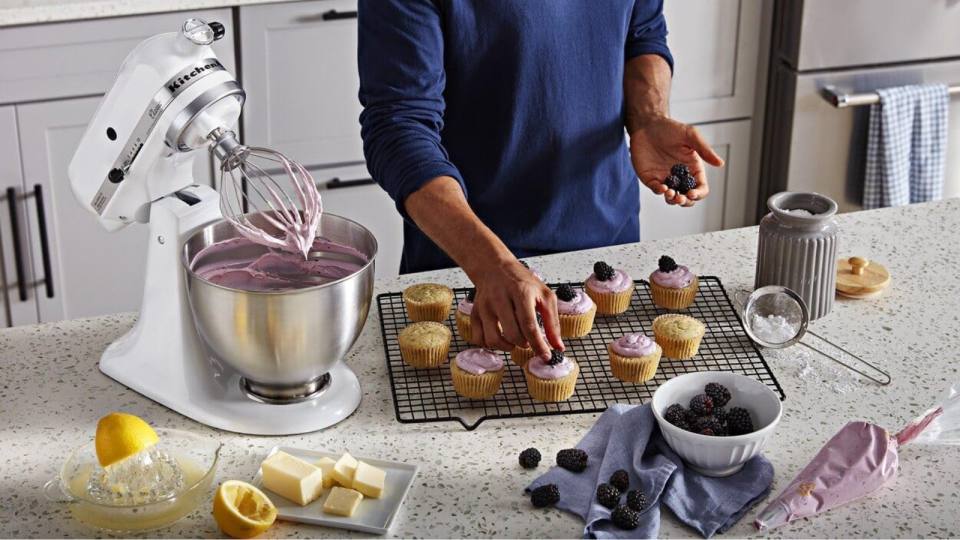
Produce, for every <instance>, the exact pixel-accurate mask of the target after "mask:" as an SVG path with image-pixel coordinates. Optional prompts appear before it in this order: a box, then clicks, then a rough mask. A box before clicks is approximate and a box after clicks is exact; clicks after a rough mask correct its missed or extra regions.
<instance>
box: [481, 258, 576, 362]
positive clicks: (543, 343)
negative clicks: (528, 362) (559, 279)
mask: <svg viewBox="0 0 960 540" xmlns="http://www.w3.org/2000/svg"><path fill="white" fill-rule="evenodd" d="M473 284H474V285H475V286H476V288H477V296H476V298H475V299H474V301H473V311H471V313H470V322H471V327H472V328H473V340H474V341H475V342H476V343H477V345H480V346H481V347H492V348H495V349H500V350H503V351H512V350H513V348H514V347H527V346H528V345H529V347H530V348H532V349H533V352H534V353H535V354H536V355H537V356H539V357H541V358H543V359H544V360H547V359H549V358H550V350H551V348H556V349H559V350H561V351H562V350H563V342H562V341H561V339H560V321H559V319H558V316H557V296H556V295H555V294H554V293H553V291H552V290H550V288H549V287H547V286H546V285H544V284H543V282H542V281H540V279H539V278H537V277H536V276H535V275H533V272H531V271H530V270H528V269H526V268H524V267H523V266H522V265H521V264H520V263H519V262H517V261H516V260H515V259H513V260H505V261H503V262H500V263H497V264H491V265H489V266H488V267H487V268H485V269H484V270H482V271H481V272H480V273H479V274H478V275H477V276H476V277H475V278H474V280H473ZM537 313H540V314H541V318H542V319H543V327H544V331H545V332H546V338H545V337H544V335H543V333H542V332H541V331H540V327H539V326H538V325H537V318H536V317H537V316H536V314H537Z"/></svg>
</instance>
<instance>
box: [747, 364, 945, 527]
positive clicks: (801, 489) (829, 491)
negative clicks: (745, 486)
mask: <svg viewBox="0 0 960 540" xmlns="http://www.w3.org/2000/svg"><path fill="white" fill-rule="evenodd" d="M907 444H942V445H960V381H956V382H954V383H953V386H951V387H950V391H949V392H948V393H947V397H946V398H945V399H944V400H943V401H942V402H940V404H939V405H937V406H936V407H934V408H932V409H930V410H928V411H927V412H925V413H924V414H923V415H921V416H920V417H919V418H917V419H916V420H914V421H913V422H911V423H910V425H908V426H907V427H905V428H903V430H902V431H900V432H899V433H897V434H895V435H891V434H890V433H888V432H887V430H885V429H884V428H882V427H880V426H878V425H876V424H871V423H869V422H851V423H849V424H847V425H846V426H844V427H843V429H841V430H840V431H839V432H838V433H837V434H836V435H834V436H833V438H832V439H830V440H829V441H828V442H827V444H826V445H825V446H824V447H823V448H821V449H820V452H819V453H818V454H817V455H816V457H814V458H813V461H811V462H810V463H809V464H808V465H807V466H806V467H805V468H804V469H803V471H801V472H800V474H798V475H797V477H796V478H794V479H793V481H792V482H790V484H789V485H788V486H787V487H786V488H785V489H784V490H783V493H781V494H780V496H778V497H777V498H776V499H774V500H773V502H771V503H770V504H769V505H767V507H766V508H764V509H763V511H762V512H760V514H759V515H758V516H757V519H756V521H754V523H753V524H754V526H755V527H756V529H757V531H760V532H763V531H766V530H768V529H772V528H774V527H779V526H780V525H784V524H786V523H790V522H791V521H793V520H795V519H800V518H805V517H810V516H814V515H817V514H819V513H821V512H826V511H827V510H830V509H831V508H836V507H837V506H840V505H842V504H846V503H848V502H850V501H853V500H856V499H859V498H860V497H863V496H865V495H869V494H871V493H873V492H874V491H877V490H878V489H880V488H881V487H883V485H884V484H885V483H887V481H889V480H890V479H892V478H893V477H895V476H896V475H897V468H898V466H899V457H898V455H897V450H898V449H899V448H900V447H901V446H904V445H907Z"/></svg>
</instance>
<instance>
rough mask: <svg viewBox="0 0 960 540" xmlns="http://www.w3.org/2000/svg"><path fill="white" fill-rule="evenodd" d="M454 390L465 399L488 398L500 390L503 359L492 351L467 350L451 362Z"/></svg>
mask: <svg viewBox="0 0 960 540" xmlns="http://www.w3.org/2000/svg"><path fill="white" fill-rule="evenodd" d="M450 376H451V377H452V378H453V388H454V389H456V391H457V393H458V394H460V395H461V396H463V397H466V398H471V399H482V398H488V397H490V396H492V395H494V394H496V393H497V391H498V390H500V379H501V378H503V359H502V358H500V355H499V354H497V353H496V352H494V351H492V350H490V349H467V350H465V351H463V352H461V353H460V354H458V355H457V358H456V359H455V360H454V361H453V362H450Z"/></svg>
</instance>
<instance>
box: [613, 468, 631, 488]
mask: <svg viewBox="0 0 960 540" xmlns="http://www.w3.org/2000/svg"><path fill="white" fill-rule="evenodd" d="M610 485H611V486H613V487H615V488H617V489H619V490H620V493H624V492H626V491H627V490H628V489H630V473H628V472H627V471H625V470H623V469H620V470H618V471H614V473H613V474H611V475H610Z"/></svg>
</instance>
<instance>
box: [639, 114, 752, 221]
mask: <svg viewBox="0 0 960 540" xmlns="http://www.w3.org/2000/svg"><path fill="white" fill-rule="evenodd" d="M697 129H699V130H700V133H701V134H703V136H704V138H705V139H706V140H707V142H708V143H710V145H712V146H713V149H714V150H715V151H716V152H717V154H719V155H720V157H721V158H723V160H724V161H725V162H726V164H725V166H724V167H723V168H720V169H718V168H715V167H709V166H708V171H707V179H708V181H709V183H710V194H709V195H708V196H707V198H706V199H704V200H702V201H700V202H698V203H697V204H695V205H694V206H693V207H691V208H681V207H679V206H670V205H668V204H667V203H666V202H665V201H664V200H663V197H662V196H658V195H654V194H653V193H652V192H651V191H650V190H649V189H647V188H646V187H645V186H642V185H641V186H640V193H641V195H640V239H641V240H659V239H661V238H672V237H675V236H685V235H688V234H699V233H705V232H712V231H719V230H722V229H732V228H736V227H743V226H745V225H747V200H748V191H747V186H748V182H747V178H748V177H747V170H748V168H749V159H750V121H749V120H740V121H735V122H722V123H717V124H705V125H702V126H697Z"/></svg>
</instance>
